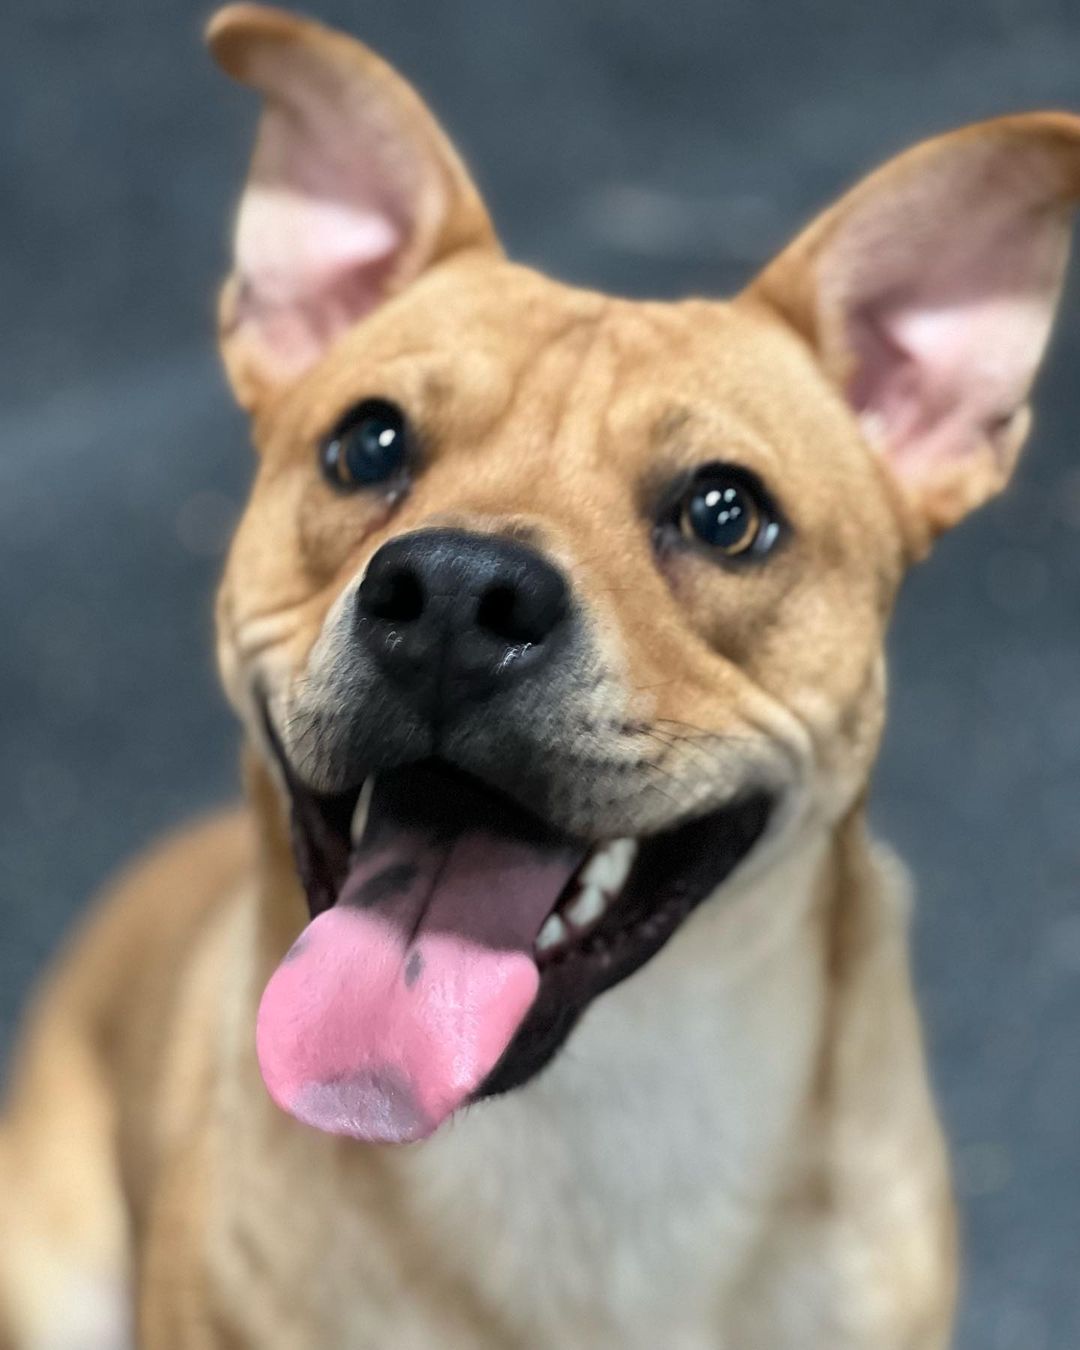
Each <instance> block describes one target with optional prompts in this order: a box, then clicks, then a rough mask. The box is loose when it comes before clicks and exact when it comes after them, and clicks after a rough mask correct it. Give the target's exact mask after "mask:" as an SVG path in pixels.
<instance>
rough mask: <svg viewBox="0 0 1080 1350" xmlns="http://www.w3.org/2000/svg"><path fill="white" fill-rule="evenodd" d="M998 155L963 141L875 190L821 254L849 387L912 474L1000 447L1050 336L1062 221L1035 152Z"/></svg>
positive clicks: (874, 432)
mask: <svg viewBox="0 0 1080 1350" xmlns="http://www.w3.org/2000/svg"><path fill="white" fill-rule="evenodd" d="M972 159H974V161H975V162H971V161H972ZM1002 160H1003V161H1004V162H1002V163H993V162H988V156H987V155H986V154H984V155H981V156H979V155H975V156H972V155H971V154H970V152H969V153H968V154H966V155H964V156H963V157H962V158H960V159H959V160H958V161H956V162H952V163H949V164H946V165H943V166H940V167H939V168H938V171H937V172H931V173H928V174H926V175H925V176H924V177H923V178H922V179H920V180H919V181H917V182H916V183H914V184H908V185H907V190H906V191H904V192H901V193H900V194H898V200H897V199H894V200H888V199H886V200H884V201H881V200H876V201H871V202H870V203H869V204H868V206H867V207H866V208H864V212H860V213H858V215H857V216H856V219H855V221H854V222H852V223H851V224H850V225H849V226H848V227H847V228H845V229H844V230H842V231H841V236H840V238H839V239H838V240H837V241H836V242H835V243H834V245H833V251H832V252H831V256H829V257H827V258H826V260H825V266H826V269H827V273H826V284H827V285H829V286H830V288H831V289H832V293H833V295H834V296H836V297H837V298H839V299H840V303H841V307H842V309H844V310H845V311H846V323H845V333H846V336H847V341H848V343H849V344H850V348H851V351H852V354H853V356H854V358H855V366H854V371H853V373H852V376H851V380H850V383H849V386H848V394H849V397H850V399H851V401H852V403H853V405H854V407H855V409H856V410H857V411H858V412H859V414H860V415H861V417H862V419H863V422H864V425H865V426H866V428H867V431H868V433H869V434H870V436H871V439H872V440H874V441H875V443H877V444H878V445H880V446H881V447H882V449H883V451H884V452H885V453H886V454H887V455H888V457H889V459H890V462H891V463H892V465H893V468H894V469H895V471H896V472H897V474H898V475H899V476H900V477H901V478H904V479H906V480H908V481H909V482H911V483H913V484H914V485H916V486H924V485H926V484H927V483H928V482H929V480H931V479H932V478H934V477H935V476H939V477H944V476H948V475H949V474H951V473H953V472H954V471H955V470H956V469H957V468H959V467H961V466H962V465H963V462H964V461H965V460H968V459H970V458H971V457H972V456H976V455H980V454H984V453H985V452H986V450H987V447H989V448H990V449H991V450H997V448H998V447H997V445H996V443H995V438H996V437H998V436H999V434H1000V433H1001V432H1002V430H1003V428H1005V427H1007V426H1009V425H1011V424H1012V421H1013V418H1014V417H1015V415H1016V414H1017V413H1018V412H1019V411H1020V409H1021V408H1022V407H1023V406H1024V403H1025V401H1026V398H1027V393H1028V390H1029V388H1030V385H1031V381H1032V379H1033V377H1034V374H1035V370H1036V368H1037V365H1038V362H1039V359H1040V357H1041V355H1042V351H1043V348H1044V346H1045V344H1046V339H1047V336H1048V334H1049V330H1050V324H1051V321H1052V318H1053V309H1054V302H1055V300H1056V296H1057V290H1058V287H1059V284H1060V278H1061V273H1062V269H1063V267H1064V261H1065V252H1066V247H1067V230H1066V227H1065V222H1064V220H1063V216H1062V213H1061V212H1060V210H1058V209H1048V206H1049V203H1048V200H1047V199H1048V198H1049V197H1050V195H1051V184H1049V183H1048V182H1047V175H1046V174H1045V173H1043V174H1039V173H1038V172H1033V171H1032V170H1033V167H1034V169H1035V170H1037V169H1038V168H1039V165H1038V163H1036V164H1035V165H1034V166H1033V165H1032V164H1031V163H1030V162H1027V163H1025V164H1024V165H1022V166H1021V165H1018V164H1016V163H1010V162H1008V161H1007V156H1006V155H1005V154H1004V152H1002ZM1043 167H1045V166H1043ZM1024 168H1026V169H1027V172H1026V173H1024V172H1018V169H1024ZM998 467H1000V468H1001V469H1002V470H1003V469H1004V468H1005V467H1006V466H1005V465H1003V464H1002V465H999V466H998Z"/></svg>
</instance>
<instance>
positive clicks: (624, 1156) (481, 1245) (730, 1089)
mask: <svg viewBox="0 0 1080 1350" xmlns="http://www.w3.org/2000/svg"><path fill="white" fill-rule="evenodd" d="M803 885H804V886H805V885H806V873H803ZM753 908H754V909H755V910H757V909H758V906H757V905H754V906H753ZM783 913H784V916H785V917H784V922H783V923H782V924H781V925H779V927H778V928H777V929H776V930H775V931H773V932H772V933H770V931H769V923H768V922H766V923H765V924H764V925H755V924H753V923H748V926H749V929H750V930H751V931H752V932H753V941H754V943H756V944H759V945H760V948H761V949H760V950H756V951H750V950H748V949H747V947H746V946H745V945H744V946H741V947H739V951H738V955H739V957H740V961H741V962H742V966H740V962H739V961H735V960H733V959H730V958H732V957H733V956H734V954H735V951H734V944H735V938H736V936H737V935H736V934H734V933H733V931H732V929H731V926H730V924H729V923H725V922H724V921H722V916H720V915H714V916H712V918H711V919H710V917H709V916H708V915H706V914H702V915H700V916H695V919H700V922H697V921H694V922H691V923H690V924H688V925H687V928H686V930H685V932H684V933H682V934H680V935H679V938H678V939H677V940H676V941H675V942H673V943H672V944H670V947H669V948H668V949H665V951H664V952H662V953H661V954H660V956H658V957H657V958H656V959H655V960H654V961H653V962H652V963H650V965H649V966H648V967H646V968H645V969H644V970H643V971H641V972H640V973H639V974H638V976H636V977H635V978H634V979H632V980H630V981H627V982H626V983H625V984H624V985H622V986H620V987H619V988H618V989H616V990H613V991H611V993H609V994H608V995H606V996H605V997H603V998H601V999H600V1000H598V1001H597V1003H596V1004H594V1005H593V1007H592V1008H591V1010H590V1012H589V1014H588V1015H587V1017H586V1019H585V1020H584V1021H583V1023H582V1024H581V1026H580V1027H579V1028H578V1029H577V1030H576V1031H575V1032H574V1034H573V1035H572V1036H571V1038H570V1041H569V1042H568V1044H567V1046H566V1048H565V1050H564V1051H563V1053H562V1054H561V1055H560V1057H559V1059H558V1060H557V1061H556V1062H555V1064H554V1065H553V1066H552V1067H551V1068H550V1069H549V1070H548V1071H547V1072H546V1073H544V1074H542V1075H541V1076H540V1077H539V1078H538V1079H536V1080H535V1081H534V1082H533V1083H532V1084H530V1085H529V1086H528V1087H526V1088H525V1089H522V1090H519V1091H517V1092H514V1093H511V1094H509V1095H507V1096H506V1097H504V1098H500V1099H498V1100H495V1101H492V1102H487V1103H484V1104H481V1105H479V1106H477V1107H474V1108H472V1109H471V1110H470V1111H468V1112H467V1113H465V1115H464V1116H463V1117H461V1118H459V1119H458V1120H456V1121H454V1122H452V1123H451V1124H450V1125H449V1127H448V1128H446V1129H444V1130H443V1131H442V1132H440V1133H439V1134H438V1135H437V1136H436V1137H435V1138H434V1139H432V1140H430V1141H429V1142H428V1143H426V1144H423V1145H420V1146H418V1147H415V1148H409V1149H406V1150H401V1151H390V1152H387V1151H384V1150H379V1151H378V1155H377V1160H376V1158H375V1157H374V1156H373V1155H372V1154H371V1153H370V1152H368V1151H367V1150H362V1149H357V1148H355V1147H348V1146H346V1147H345V1148H342V1147H340V1146H339V1145H337V1144H335V1143H334V1142H333V1141H330V1140H325V1139H323V1138H322V1137H319V1136H314V1135H311V1134H310V1132H307V1131H298V1132H293V1131H289V1134H288V1138H289V1139H290V1145H289V1147H290V1149H294V1150H295V1152H294V1155H293V1157H292V1158H291V1159H290V1160H289V1161H288V1163H287V1166H286V1168H285V1169H284V1170H285V1171H286V1172H287V1173H288V1176H289V1177H290V1178H291V1184H292V1190H291V1191H290V1194H289V1195H288V1196H287V1197H286V1196H285V1195H284V1194H277V1195H273V1196H271V1195H270V1194H268V1193H267V1190H268V1187H271V1186H272V1184H271V1182H270V1180H269V1179H268V1176H267V1171H266V1169H265V1168H262V1167H260V1168H259V1169H258V1174H257V1175H256V1172H255V1171H254V1170H253V1172H252V1175H251V1177H250V1185H251V1187H252V1188H253V1189H254V1188H256V1187H257V1188H259V1189H260V1190H262V1191H263V1193H264V1195H263V1200H262V1202H261V1203H259V1204H258V1206H257V1209H256V1207H255V1206H252V1207H251V1208H250V1211H249V1218H250V1223H248V1222H245V1223H244V1225H243V1226H244V1228H245V1229H247V1241H248V1244H249V1245H254V1246H255V1247H257V1248H259V1249H261V1254H260V1259H259V1263H258V1264H259V1265H260V1266H261V1267H262V1268H263V1269H264V1270H266V1271H270V1272H272V1275H271V1276H270V1282H271V1283H272V1284H273V1286H274V1292H273V1296H272V1303H273V1304H274V1305H276V1307H277V1309H278V1311H277V1313H275V1316H279V1317H284V1316H289V1315H290V1314H292V1313H294V1314H296V1316H297V1319H298V1321H297V1325H298V1336H299V1337H300V1339H298V1341H297V1343H298V1344H307V1343H309V1342H308V1341H305V1340H303V1339H302V1336H303V1335H307V1334H308V1333H309V1331H310V1329H311V1328H312V1327H313V1326H314V1325H315V1324H318V1325H319V1327H320V1330H319V1332H318V1333H317V1334H315V1335H314V1336H313V1337H312V1339H311V1340H310V1343H311V1344H323V1345H325V1344H335V1345H336V1344H341V1345H343V1346H344V1345H349V1346H350V1347H352V1346H360V1345H368V1344H371V1345H380V1346H381V1345H386V1344H393V1345H395V1347H410V1346H413V1345H415V1346H417V1347H430V1346H431V1345H433V1344H439V1345H443V1346H448V1347H453V1346H456V1345H461V1346H463V1347H464V1346H469V1347H475V1346H482V1345H492V1346H509V1345H522V1346H528V1347H532V1346H536V1347H546V1346H556V1345H596V1346H619V1347H628V1348H630V1347H636V1346H641V1347H645V1346H648V1347H650V1348H651V1347H655V1346H656V1345H659V1344H663V1345H665V1346H671V1347H685V1348H686V1350H696V1348H697V1347H699V1346H700V1347H705V1346H712V1347H715V1346H716V1345H717V1344H718V1343H722V1341H720V1340H719V1339H718V1338H719V1336H720V1333H721V1328H722V1325H723V1321H724V1308H725V1305H726V1303H727V1301H728V1298H729V1296H730V1293H731V1291H732V1289H733V1288H734V1287H735V1286H736V1285H737V1284H738V1283H739V1281H740V1279H741V1278H742V1276H743V1274H744V1272H745V1266H746V1262H747V1260H748V1259H749V1257H750V1255H751V1254H752V1252H753V1250H754V1249H755V1247H756V1245H757V1243H758V1242H759V1240H760V1236H761V1232H762V1229H763V1227H764V1225H765V1224H766V1223H767V1221H768V1219H769V1217H770V1213H771V1209H772V1206H773V1204H774V1201H775V1197H776V1193H777V1190H778V1188H779V1187H780V1186H781V1185H782V1182H783V1177H784V1176H785V1172H786V1166H785V1160H786V1158H787V1156H788V1154H789V1150H790V1147H791V1141H792V1131H793V1130H794V1129H795V1128H796V1127H797V1121H798V1119H799V1116H800V1108H801V1105H802V1103H803V1101H804V1100H805V1096H806V1092H807V1089H808V1080H809V1076H810V1074H811V1072H812V1066H813V1063H814V1060H815V1047H816V1045H817V1043H818V1037H819V1035H820V1012H821V1008H822V1006H823V1002H824V991H823V985H822V980H823V977H822V973H821V972H822V961H821V952H820V942H819V934H818V933H817V931H816V929H815V926H814V924H813V922H812V918H811V917H810V916H808V914H807V907H806V906H802V905H793V904H792V896H791V894H790V893H788V894H787V895H786V896H785V897H784V908H783ZM750 917H752V916H748V920H749V918H750ZM758 917H759V918H760V917H761V913H760V910H759V911H758ZM725 941H726V942H727V943H728V944H729V946H728V950H727V951H725ZM261 1154H264V1150H263V1149H261V1148H259V1147H255V1148H253V1150H252V1152H251V1155H250V1156H251V1157H252V1159H253V1160H254V1159H255V1158H258V1157H260V1155H261ZM233 1156H234V1158H235V1156H236V1155H235V1154H234V1155H233ZM232 1166H233V1168H234V1180H235V1181H239V1180H241V1178H240V1177H239V1176H237V1175H236V1173H235V1167H236V1164H235V1163H233V1164H232ZM244 1189H247V1186H246V1185H245V1187H244ZM272 1189H275V1190H276V1188H272ZM236 1199H237V1200H238V1201H241V1197H240V1196H239V1195H237V1197H236ZM251 1199H253V1197H252V1196H251V1195H249V1196H248V1200H251ZM267 1201H270V1203H272V1205H273V1208H274V1210H275V1217H273V1218H270V1217H269V1216H268V1214H267V1209H266V1203H267ZM241 1203H244V1206H245V1208H247V1207H248V1205H247V1202H243V1201H241ZM234 1231H235V1228H234ZM297 1254H300V1255H301V1259H300V1261H299V1262H297V1260H296V1256H297ZM232 1264H233V1262H232V1261H231V1260H228V1261H226V1260H221V1261H219V1262H218V1269H219V1273H221V1274H222V1275H224V1274H225V1267H226V1266H227V1265H232ZM249 1264H250V1263H249ZM237 1273H239V1272H237ZM313 1290H317V1297H313V1296H312V1291H313ZM242 1299H243V1295H241V1294H240V1292H239V1290H238V1291H237V1296H236V1298H235V1299H233V1298H230V1299H229V1301H230V1302H232V1303H236V1302H240V1301H241V1300H242ZM244 1301H245V1302H246V1305H247V1306H248V1307H251V1306H252V1303H251V1300H250V1298H247V1299H244ZM301 1310H302V1311H301ZM300 1327H302V1328H303V1332H302V1333H300V1331H299V1328H300Z"/></svg>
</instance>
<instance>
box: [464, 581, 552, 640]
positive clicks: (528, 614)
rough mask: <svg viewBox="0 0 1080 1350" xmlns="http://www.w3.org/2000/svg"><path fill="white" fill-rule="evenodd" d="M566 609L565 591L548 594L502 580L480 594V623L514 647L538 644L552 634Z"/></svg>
mask: <svg viewBox="0 0 1080 1350" xmlns="http://www.w3.org/2000/svg"><path fill="white" fill-rule="evenodd" d="M564 608H565V605H564V603H563V599H562V595H561V592H560V594H559V595H558V596H556V595H547V594H544V593H543V591H542V589H538V590H532V589H530V588H529V587H527V586H520V585H513V584H511V583H507V582H498V583H496V584H495V585H493V586H489V587H488V589H487V590H486V591H485V592H484V593H483V595H482V596H481V597H480V603H479V605H478V606H477V609H476V625H477V627H478V628H480V629H482V630H483V631H484V632H485V633H488V634H489V635H490V636H492V637H495V638H498V639H499V640H500V641H501V642H505V643H507V644H508V645H511V646H518V645H523V644H526V643H528V644H535V643H538V642H543V640H544V639H545V638H546V637H547V636H548V634H549V633H550V632H551V630H552V629H553V628H554V627H555V625H556V624H557V623H558V622H559V620H560V619H561V618H562V616H563V610H564Z"/></svg>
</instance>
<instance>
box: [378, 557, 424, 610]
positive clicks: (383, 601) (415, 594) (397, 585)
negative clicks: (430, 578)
mask: <svg viewBox="0 0 1080 1350" xmlns="http://www.w3.org/2000/svg"><path fill="white" fill-rule="evenodd" d="M369 580H371V578H369ZM365 590H366V592H367V593H366V595H365V596H364V608H365V609H366V610H367V612H368V614H369V615H370V616H371V617H372V618H373V619H385V620H387V621H388V622H391V623H412V622H413V621H414V620H416V619H418V618H419V617H420V615H421V614H423V612H424V588H423V586H422V585H421V584H420V578H419V577H418V576H417V575H416V573H415V572H413V571H411V570H410V569H409V568H407V567H396V568H394V570H393V571H391V572H384V573H383V574H382V575H381V576H380V577H379V578H378V579H377V580H375V581H374V584H372V585H370V586H365Z"/></svg>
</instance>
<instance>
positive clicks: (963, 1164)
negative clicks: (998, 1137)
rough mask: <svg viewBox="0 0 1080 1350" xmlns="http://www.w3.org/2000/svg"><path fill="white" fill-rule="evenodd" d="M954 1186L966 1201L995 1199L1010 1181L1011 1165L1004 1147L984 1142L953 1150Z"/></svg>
mask: <svg viewBox="0 0 1080 1350" xmlns="http://www.w3.org/2000/svg"><path fill="white" fill-rule="evenodd" d="M955 1171H956V1186H957V1190H959V1192H960V1194H961V1195H963V1196H966V1197H967V1198H968V1199H974V1198H976V1197H978V1196H983V1195H997V1194H998V1192H999V1191H1003V1190H1004V1189H1005V1187H1006V1186H1007V1185H1008V1184H1009V1182H1010V1181H1011V1180H1012V1161H1011V1160H1010V1158H1009V1153H1008V1150H1007V1149H1006V1148H1005V1145H1004V1144H995V1143H990V1142H989V1141H984V1142H981V1143H976V1144H965V1145H964V1146H963V1147H962V1148H959V1149H957V1152H956V1159H955Z"/></svg>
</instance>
